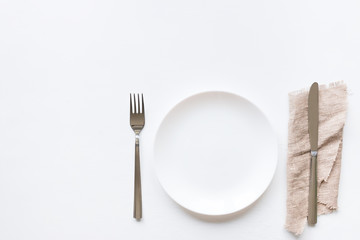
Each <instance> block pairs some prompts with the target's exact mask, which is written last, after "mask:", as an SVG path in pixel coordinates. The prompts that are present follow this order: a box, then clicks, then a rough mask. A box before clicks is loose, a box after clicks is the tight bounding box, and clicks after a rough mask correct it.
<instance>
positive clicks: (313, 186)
mask: <svg viewBox="0 0 360 240" xmlns="http://www.w3.org/2000/svg"><path fill="white" fill-rule="evenodd" d="M308 211H309V212H308V223H309V224H311V225H315V224H316V222H317V153H313V152H312V153H311V168H310V189H309V210H308Z"/></svg>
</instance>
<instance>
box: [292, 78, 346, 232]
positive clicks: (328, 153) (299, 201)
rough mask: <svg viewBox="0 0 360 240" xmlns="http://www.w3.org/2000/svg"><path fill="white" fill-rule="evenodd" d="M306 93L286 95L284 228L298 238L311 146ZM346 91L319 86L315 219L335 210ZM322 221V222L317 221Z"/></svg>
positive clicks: (304, 212) (304, 209)
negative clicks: (286, 135)
mask: <svg viewBox="0 0 360 240" xmlns="http://www.w3.org/2000/svg"><path fill="white" fill-rule="evenodd" d="M308 94H309V92H308V91H301V92H295V93H290V94H289V110H290V114H289V115H290V116H289V126H288V128H289V133H288V134H289V136H288V160H287V216H286V224H285V227H286V229H287V230H288V231H290V232H292V233H294V234H296V235H299V234H301V233H302V232H303V230H304V227H305V225H306V223H307V214H308V195H309V176H310V142H309V133H308V119H307V117H308V111H307V110H308ZM346 109H347V91H346V85H345V84H344V83H342V82H338V83H333V84H331V85H330V86H324V85H322V86H320V90H319V149H318V158H317V159H318V215H320V214H326V213H331V212H333V211H334V210H336V209H337V207H338V206H337V198H338V188H339V179H340V167H341V152H342V136H343V128H344V124H345V118H346ZM319 220H320V221H321V219H319Z"/></svg>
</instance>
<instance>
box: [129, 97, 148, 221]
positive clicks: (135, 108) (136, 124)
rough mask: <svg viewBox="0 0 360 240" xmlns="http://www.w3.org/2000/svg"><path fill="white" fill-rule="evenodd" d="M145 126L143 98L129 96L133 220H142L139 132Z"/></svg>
mask: <svg viewBox="0 0 360 240" xmlns="http://www.w3.org/2000/svg"><path fill="white" fill-rule="evenodd" d="M144 125H145V106H144V97H143V94H141V103H140V95H139V94H137V99H136V96H135V94H130V126H131V128H132V129H133V130H134V132H135V179H134V218H135V219H136V220H140V219H141V218H142V197H141V175H140V146H139V140H140V132H141V130H142V129H143V128H144Z"/></svg>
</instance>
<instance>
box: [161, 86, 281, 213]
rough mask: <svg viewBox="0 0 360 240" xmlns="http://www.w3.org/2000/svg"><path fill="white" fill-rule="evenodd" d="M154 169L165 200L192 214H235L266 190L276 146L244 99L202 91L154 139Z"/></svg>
mask: <svg viewBox="0 0 360 240" xmlns="http://www.w3.org/2000/svg"><path fill="white" fill-rule="evenodd" d="M154 152H155V169H156V174H157V176H158V178H159V181H160V183H161V185H162V186H163V188H164V189H165V191H166V192H167V193H168V194H169V196H170V197H171V198H172V199H174V200H175V201H176V202H177V203H178V204H180V205H181V206H183V207H184V208H187V209H189V210H191V211H193V212H196V213H200V214H206V215H224V214H229V213H233V212H236V211H239V210H241V209H243V208H245V207H247V206H249V205H250V204H251V203H253V202H254V201H255V200H256V199H258V198H259V197H260V196H261V194H262V193H263V192H264V191H265V190H266V188H267V187H268V185H269V183H270V182H271V179H272V177H273V175H274V172H275V168H276V163H277V141H276V136H275V134H274V132H273V130H272V128H271V125H270V123H269V121H268V120H267V119H266V117H265V115H264V114H263V113H262V112H261V111H260V110H259V109H258V108H257V107H256V106H255V105H254V104H252V103H251V102H249V101H248V100H246V99H245V98H243V97H240V96H238V95H235V94H231V93H227V92H205V93H200V94H197V95H194V96H192V97H189V98H187V99H185V100H183V101H182V102H180V103H179V104H177V105H176V106H175V107H174V108H173V109H172V110H171V111H170V112H169V113H168V114H167V116H166V117H165V119H164V120H163V122H162V123H161V125H160V127H159V130H158V132H157V135H156V140H155V149H154Z"/></svg>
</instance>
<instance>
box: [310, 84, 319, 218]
mask: <svg viewBox="0 0 360 240" xmlns="http://www.w3.org/2000/svg"><path fill="white" fill-rule="evenodd" d="M308 124H309V137H310V149H311V151H310V153H311V163H310V187H309V208H308V223H309V224H311V225H314V224H316V222H317V154H318V134H319V133H318V130H319V85H318V83H317V82H314V83H313V84H312V85H311V88H310V92H309V100H308Z"/></svg>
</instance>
